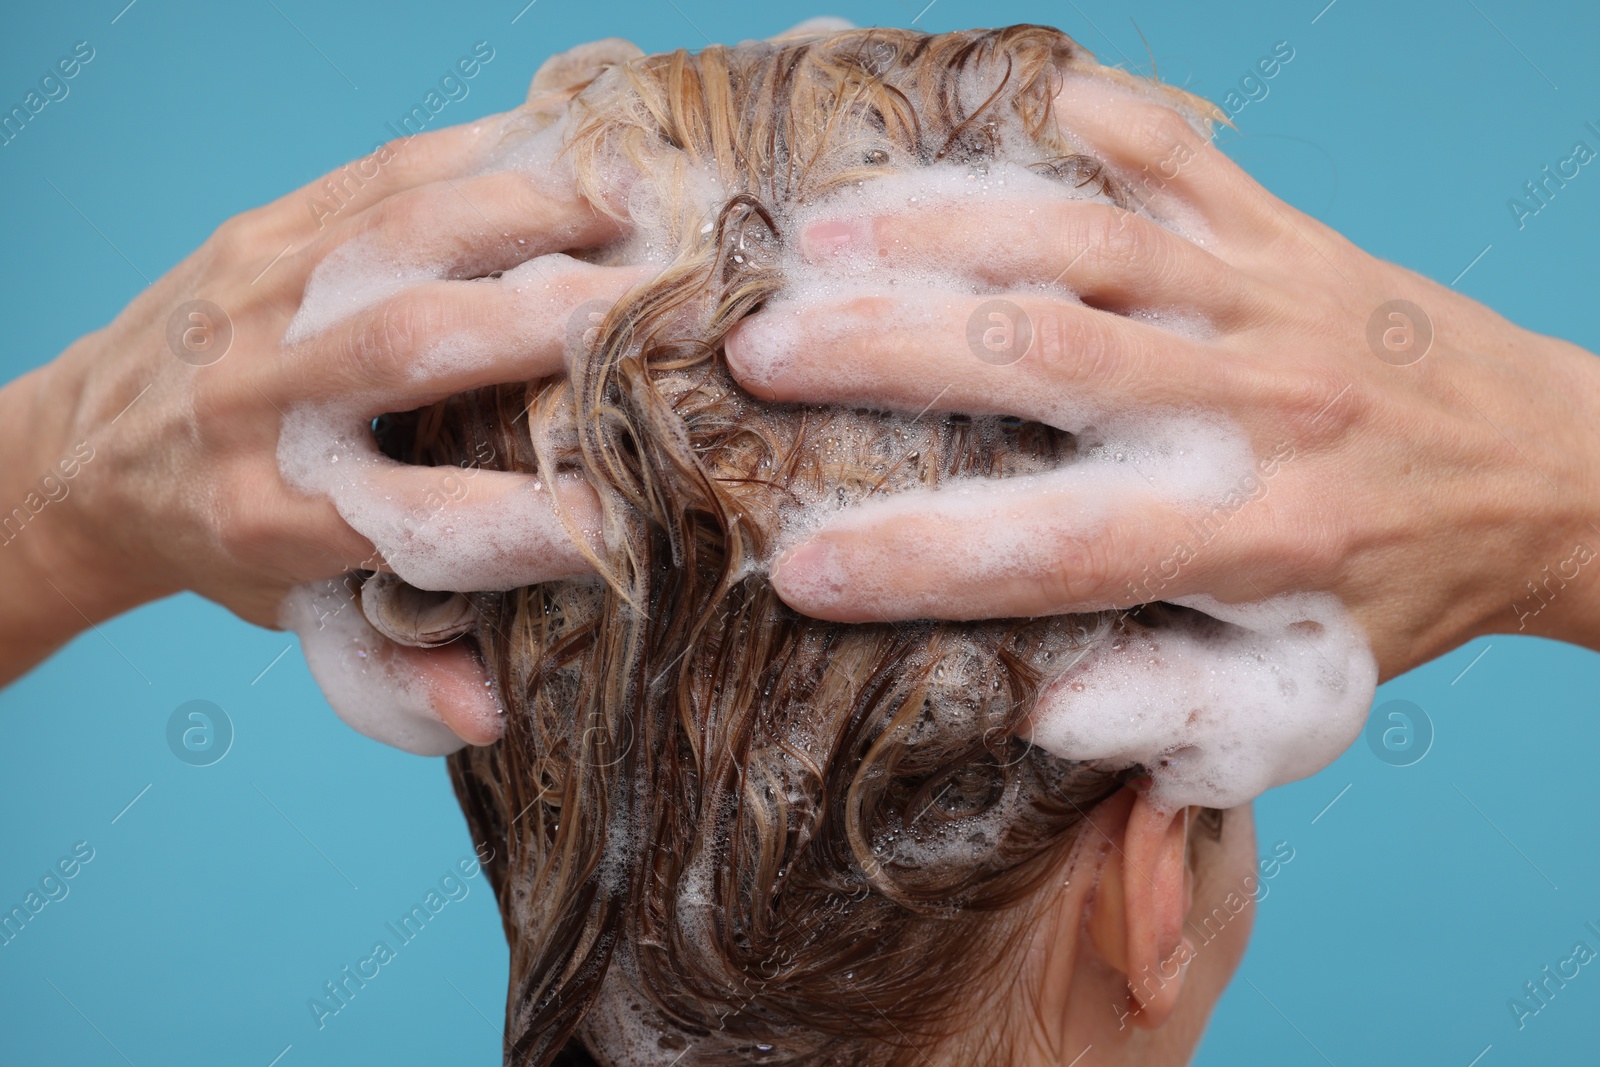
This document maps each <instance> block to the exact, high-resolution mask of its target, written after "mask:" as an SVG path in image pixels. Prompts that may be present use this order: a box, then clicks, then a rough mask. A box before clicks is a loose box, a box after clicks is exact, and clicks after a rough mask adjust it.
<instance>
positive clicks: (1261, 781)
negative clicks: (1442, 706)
mask: <svg viewBox="0 0 1600 1067" xmlns="http://www.w3.org/2000/svg"><path fill="white" fill-rule="evenodd" d="M1173 603H1175V604H1177V605H1179V606H1180V607H1182V608H1187V609H1192V610H1189V611H1183V612H1181V613H1179V612H1171V613H1170V614H1173V615H1175V616H1176V617H1174V618H1171V619H1169V620H1166V621H1165V622H1164V623H1163V624H1162V625H1159V626H1142V625H1132V626H1125V627H1118V628H1116V629H1115V630H1114V631H1112V633H1111V634H1109V635H1107V636H1106V637H1104V638H1102V639H1101V641H1100V642H1099V643H1098V644H1097V645H1096V646H1094V647H1093V648H1091V649H1090V650H1089V651H1088V652H1087V654H1085V655H1084V657H1083V658H1082V660H1081V661H1080V662H1078V663H1076V664H1074V665H1073V666H1072V667H1071V668H1070V669H1068V670H1066V671H1064V672H1062V673H1061V674H1060V675H1059V676H1058V677H1057V678H1056V679H1055V680H1054V681H1052V682H1051V683H1050V684H1049V685H1048V686H1047V687H1046V688H1045V689H1044V690H1043V692H1042V693H1041V695H1040V697H1039V701H1038V703H1037V704H1036V705H1035V707H1034V709H1033V711H1032V713H1031V714H1030V719H1029V721H1030V726H1031V730H1030V739H1031V740H1032V741H1033V743H1035V744H1037V745H1038V746H1039V747H1041V748H1043V749H1044V750H1046V751H1047V752H1050V753H1052V754H1054V755H1057V756H1061V757H1063V758H1065V759H1072V760H1092V761H1095V762H1097V763H1099V764H1101V765H1103V766H1106V767H1107V768H1108V769H1118V768H1122V767H1130V766H1134V765H1139V766H1142V767H1144V768H1145V769H1146V770H1147V771H1149V772H1150V775H1151V778H1152V782H1153V784H1152V790H1151V797H1152V799H1153V800H1154V801H1155V802H1156V803H1157V804H1159V805H1160V806H1162V807H1164V808H1167V809H1175V808H1179V807H1182V806H1184V805H1186V804H1200V805H1204V806H1206V807H1212V808H1230V807H1234V806H1236V805H1239V804H1244V803H1248V802H1249V801H1251V800H1253V799H1254V798H1256V797H1258V796H1260V795H1261V794H1262V793H1264V792H1266V791H1267V790H1268V789H1271V788H1272V787H1274V786H1279V785H1284V784H1285V783H1288V782H1292V781H1296V780H1298V779H1300V778H1305V777H1308V776H1310V775H1312V774H1315V773H1316V772H1317V771H1319V770H1321V769H1322V768H1323V767H1325V766H1327V765H1328V764H1329V763H1332V762H1333V761H1334V760H1335V759H1337V758H1338V756H1339V754H1340V753H1341V752H1343V751H1344V750H1345V749H1346V748H1348V747H1349V745H1350V743H1351V742H1352V741H1354V740H1355V739H1356V738H1357V737H1358V736H1360V733H1361V728H1362V724H1363V723H1364V722H1365V721H1366V717H1367V710H1368V709H1369V708H1370V707H1371V706H1372V696H1373V693H1374V692H1375V690H1376V688H1377V683H1378V671H1377V664H1376V662H1375V661H1374V659H1373V657H1372V651H1371V649H1370V647H1369V646H1368V644H1367V640H1366V636H1365V635H1364V634H1363V632H1362V631H1361V628H1360V627H1359V626H1358V625H1357V624H1356V623H1355V621H1354V620H1353V619H1352V618H1351V617H1350V615H1349V613H1348V612H1346V611H1345V609H1344V607H1343V606H1342V605H1341V604H1340V603H1339V601H1338V600H1337V599H1336V598H1334V597H1331V596H1328V595H1326V594H1294V595H1287V596H1280V597H1274V598H1272V599H1270V600H1265V601H1260V602H1257V603H1253V604H1222V603H1220V602H1219V601H1217V600H1215V599H1214V598H1211V597H1198V596H1197V597H1184V598H1178V599H1176V600H1174V601H1173Z"/></svg>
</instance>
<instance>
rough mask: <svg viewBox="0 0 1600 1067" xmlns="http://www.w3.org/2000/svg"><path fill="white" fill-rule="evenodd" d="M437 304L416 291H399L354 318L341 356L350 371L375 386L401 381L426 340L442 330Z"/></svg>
mask: <svg viewBox="0 0 1600 1067" xmlns="http://www.w3.org/2000/svg"><path fill="white" fill-rule="evenodd" d="M444 317H445V316H444V315H443V313H442V310H441V309H440V307H439V306H438V304H437V303H436V302H435V301H434V300H432V299H430V298H428V297H426V296H424V295H422V294H420V293H402V294H401V295H399V296H396V297H393V298H391V299H389V300H386V301H384V303H383V304H382V305H380V306H379V307H378V308H377V309H375V310H374V311H372V312H370V313H368V314H364V315H361V316H359V317H358V319H357V321H356V323H355V324H354V325H353V326H352V327H351V328H350V332H349V335H348V337H347V340H346V344H345V355H346V357H347V358H348V360H349V362H350V364H351V369H352V371H353V372H354V373H355V374H356V375H357V376H358V377H360V378H362V379H364V380H366V381H369V382H372V383H374V384H378V385H393V384H397V383H399V382H401V381H403V380H404V379H405V378H406V377H407V375H408V368H409V366H410V364H411V363H412V362H413V360H414V359H415V357H416V356H417V355H419V354H420V353H421V352H422V351H423V350H424V349H425V348H426V347H427V345H428V342H429V339H430V338H432V337H435V336H439V335H440V334H441V333H442V332H443V319H444Z"/></svg>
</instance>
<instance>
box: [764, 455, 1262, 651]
mask: <svg viewBox="0 0 1600 1067" xmlns="http://www.w3.org/2000/svg"><path fill="white" fill-rule="evenodd" d="M1059 473H1060V474H1067V473H1068V472H1066V471H1063V472H1059ZM1017 482H1018V483H1025V484H1016V485H1008V484H1005V483H998V484H982V485H979V484H975V483H967V484H964V485H961V486H952V487H947V488H944V489H940V490H937V491H932V492H916V493H907V494H903V495H901V496H899V497H896V498H893V499H891V500H886V501H884V502H882V503H881V504H870V505H863V506H862V507H861V508H859V509H857V510H856V511H855V512H852V513H848V514H847V515H846V516H844V517H842V518H840V519H837V520H835V521H834V522H833V523H831V524H829V525H828V526H826V527H824V528H823V530H822V531H820V532H819V533H818V534H816V535H815V536H813V537H812V538H810V539H809V540H807V541H806V542H804V543H803V544H801V545H799V546H797V547H795V548H794V549H792V550H790V551H789V552H788V553H786V554H785V555H783V556H782V557H780V558H779V560H778V561H777V563H776V564H774V566H773V570H772V579H771V580H772V584H773V588H774V589H776V590H777V592H778V594H779V596H781V597H782V598H783V599H784V601H785V602H786V603H787V604H788V605H789V606H790V607H792V608H794V609H795V610H796V611H799V612H802V613H804V614H806V615H811V616H814V617H817V618H822V619H830V620H834V621H839V622H869V621H882V620H899V619H917V618H937V619H982V618H1026V617H1032V616H1038V615H1056V614H1062V613H1066V612H1075V611H1082V612H1087V611H1099V610H1104V609H1110V608H1126V607H1131V606H1133V605H1137V604H1143V603H1147V602H1151V601H1156V600H1164V599H1171V598H1173V597H1178V596H1184V595H1189V594H1193V593H1196V592H1200V591H1206V592H1214V593H1217V594H1218V595H1223V596H1226V595H1227V594H1228V593H1229V592H1234V591H1235V590H1234V589H1233V586H1235V585H1237V584H1238V583H1239V582H1240V575H1242V574H1244V573H1246V572H1247V570H1248V568H1247V561H1246V559H1245V558H1244V556H1243V549H1242V546H1243V545H1245V544H1247V543H1248V540H1249V536H1250V529H1251V526H1252V523H1251V522H1249V521H1247V519H1248V518H1249V517H1248V516H1243V515H1241V514H1239V513H1240V511H1242V510H1243V507H1244V505H1243V504H1240V505H1238V506H1237V507H1235V508H1234V509H1233V510H1228V508H1226V507H1224V508H1220V509H1219V508H1218V507H1210V508H1207V507H1199V508H1193V509H1185V508H1183V507H1179V506H1174V505H1173V504H1171V503H1168V502H1165V501H1163V500H1162V499H1159V498H1157V497H1154V496H1152V495H1151V494H1148V493H1144V492H1141V491H1140V490H1138V489H1137V488H1135V487H1133V486H1132V485H1129V484H1125V485H1122V486H1120V487H1118V486H1114V485H1112V484H1110V483H1109V482H1107V481H1104V480H1099V481H1096V480H1085V479H1081V478H1075V477H1056V476H1047V477H1045V478H1041V479H1018V480H1017ZM1235 503H1236V502H1235ZM1260 578H1261V581H1263V582H1270V581H1275V580H1278V579H1279V576H1277V575H1271V576H1268V575H1261V576H1260ZM1261 595H1262V594H1260V593H1259V592H1258V593H1256V594H1255V595H1254V596H1249V598H1250V599H1259V598H1260V596H1261ZM1247 596H1248V594H1247Z"/></svg>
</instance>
